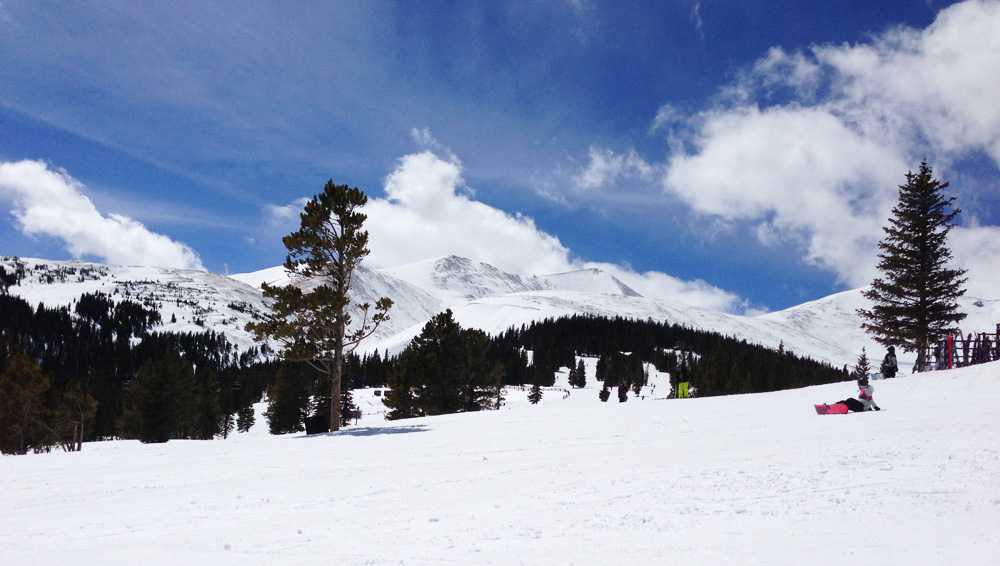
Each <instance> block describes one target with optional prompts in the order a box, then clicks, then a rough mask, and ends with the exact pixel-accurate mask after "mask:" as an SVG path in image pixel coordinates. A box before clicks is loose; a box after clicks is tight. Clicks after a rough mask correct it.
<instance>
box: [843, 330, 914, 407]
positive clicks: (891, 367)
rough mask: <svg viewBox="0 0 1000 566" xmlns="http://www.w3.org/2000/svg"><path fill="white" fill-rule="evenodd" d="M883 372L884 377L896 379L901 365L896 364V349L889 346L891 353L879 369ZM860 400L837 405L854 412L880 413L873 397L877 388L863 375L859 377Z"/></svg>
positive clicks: (844, 401) (849, 400)
mask: <svg viewBox="0 0 1000 566" xmlns="http://www.w3.org/2000/svg"><path fill="white" fill-rule="evenodd" d="M879 369H880V370H881V371H882V377H883V378H885V379H888V378H890V377H896V372H897V371H899V364H897V363H896V349H895V348H894V347H892V346H889V352H888V353H887V354H886V355H885V358H883V359H882V366H881V367H880V368H879ZM858 390H859V391H858V398H857V399H853V398H851V399H844V400H843V401H837V402H836V403H834V404H835V405H845V406H847V410H849V411H852V412H861V411H880V410H881V409H879V406H878V405H876V404H875V399H873V398H872V395H873V394H874V393H875V388H874V387H872V386H871V384H870V383H868V376H867V375H862V376H860V377H858Z"/></svg>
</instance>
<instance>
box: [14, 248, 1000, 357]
mask: <svg viewBox="0 0 1000 566" xmlns="http://www.w3.org/2000/svg"><path fill="white" fill-rule="evenodd" d="M0 266H2V267H4V268H5V269H6V270H7V271H8V272H14V271H16V270H17V269H18V268H19V266H20V268H21V269H22V270H25V271H26V273H25V275H24V276H22V277H21V281H20V282H19V283H18V284H16V285H12V286H11V287H10V289H9V292H10V293H11V294H12V295H18V296H21V297H22V298H24V299H25V300H28V301H29V302H31V303H34V304H38V303H45V304H47V305H49V306H52V305H65V306H69V307H71V306H72V304H73V302H74V300H75V299H76V298H78V297H79V296H80V295H81V294H83V293H89V292H105V293H107V294H109V295H111V296H112V297H113V298H115V299H121V298H130V299H133V300H136V301H139V302H144V303H146V304H150V305H155V306H157V308H158V309H159V310H160V312H161V315H162V316H163V320H164V321H171V322H165V323H164V324H163V325H162V326H161V327H158V328H157V330H163V331H174V332H200V331H204V330H214V331H216V332H220V333H223V334H225V335H226V336H227V337H228V338H229V340H230V342H232V343H234V345H236V346H237V347H238V348H240V349H247V348H250V347H252V346H255V345H256V343H255V341H254V340H253V337H252V336H251V335H250V334H249V333H248V332H246V331H245V330H244V326H245V325H246V323H247V322H251V321H254V320H260V319H261V318H262V317H263V316H264V313H266V312H267V308H268V307H267V301H266V300H265V299H264V298H263V296H262V293H261V290H260V284H261V283H263V282H268V283H269V284H272V285H280V284H287V283H289V282H291V281H292V278H290V277H289V276H288V274H287V273H286V272H285V271H284V269H283V268H282V267H272V268H268V269H264V270H259V271H256V272H251V273H244V274H237V275H232V276H225V275H220V274H217V273H213V272H209V271H192V270H177V269H167V268H151V267H129V266H110V265H104V264H97V263H91V262H85V261H79V260H70V261H50V260H41V259H34V258H13V257H0ZM354 277H355V278H354V284H353V287H352V290H351V297H352V299H353V300H354V301H355V302H362V303H365V302H367V303H374V302H375V301H376V300H377V299H378V298H380V297H383V296H387V297H389V298H390V299H392V300H393V301H394V306H393V308H392V309H391V310H390V311H389V314H390V319H389V321H388V322H387V323H385V324H384V325H383V326H382V327H380V328H379V330H378V332H376V333H375V334H374V335H373V336H372V337H371V338H369V339H368V340H366V341H365V342H364V343H363V344H362V348H361V351H363V352H371V351H374V350H379V351H380V352H383V353H385V352H389V353H398V352H399V351H401V350H402V348H404V347H405V346H406V344H408V343H409V341H410V339H412V338H413V337H414V336H416V335H417V334H418V333H419V332H420V330H421V328H422V327H423V325H424V324H425V323H426V321H427V320H429V319H430V318H431V317H433V316H434V315H435V314H438V313H439V312H442V311H444V310H445V309H451V310H452V311H453V312H454V314H455V318H456V320H457V321H458V322H459V323H460V324H462V326H464V327H469V328H479V329H482V330H484V331H486V332H488V333H491V334H498V333H500V332H503V331H505V330H507V329H508V328H511V327H519V326H520V325H522V324H530V323H531V322H532V321H538V320H544V319H546V318H558V317H561V316H571V315H574V314H578V315H594V316H607V317H615V316H622V317H626V318H635V319H653V320H657V321H666V322H668V323H670V324H678V325H682V326H688V327H691V328H697V329H701V330H707V331H714V332H719V333H722V334H725V335H730V336H734V337H737V338H740V339H744V340H747V341H749V342H753V343H757V344H760V345H763V346H765V347H770V348H774V349H777V348H778V347H779V345H782V346H783V347H784V348H785V349H786V350H789V351H793V352H795V353H796V354H798V355H802V356H808V357H811V358H813V359H816V360H819V361H825V362H828V363H831V364H833V365H836V366H840V365H850V364H853V363H854V361H856V359H857V356H858V354H859V353H860V352H861V349H862V348H868V351H869V356H870V357H877V355H878V354H877V352H878V350H877V348H880V347H879V346H878V345H877V344H875V343H874V342H873V340H872V339H871V338H870V337H869V336H867V335H866V334H864V333H863V332H862V331H861V329H860V319H859V318H858V317H857V315H856V313H855V311H856V310H857V309H858V308H862V307H864V306H866V305H867V302H866V301H865V300H864V298H863V297H862V296H861V290H860V289H855V290H850V291H844V292H841V293H835V294H833V295H830V296H828V297H824V298H821V299H817V300H815V301H809V302H807V303H803V304H802V305H797V306H795V307H792V308H789V309H785V310H783V311H776V312H772V313H768V314H765V315H761V316H756V317H752V316H741V315H734V314H729V313H723V312H717V311H711V310H708V309H704V308H701V307H697V306H692V305H687V304H682V303H677V302H670V301H666V300H663V299H653V298H648V297H643V296H642V295H640V294H639V293H637V292H635V291H634V290H632V289H631V288H629V287H628V286H627V285H625V284H624V283H622V282H621V281H619V280H617V279H615V278H614V277H613V276H611V275H609V274H607V273H606V272H603V271H600V270H597V269H583V270H579V271H572V272H567V273H561V274H551V275H532V276H523V275H517V274H511V273H507V272H504V271H502V270H500V269H498V268H496V267H494V266H491V265H489V264H486V263H482V262H474V261H472V260H469V259H466V258H461V257H458V256H454V255H450V256H443V257H439V258H433V259H429V260H423V261H419V262H414V263H411V264H408V265H404V266H400V267H396V268H389V269H369V268H367V267H364V266H360V267H359V268H358V269H357V271H356V272H355V276H354ZM962 306H963V307H964V308H966V311H967V312H970V314H972V315H974V316H970V319H969V323H970V325H969V327H970V328H977V329H983V330H985V329H987V328H989V326H990V325H992V324H995V321H996V320H1000V301H985V302H984V301H982V300H976V301H973V300H971V299H969V300H966V301H964V302H963V305H962ZM354 314H357V311H356V310H355V313H354ZM355 318H357V317H355ZM984 325H986V326H984ZM901 362H902V363H903V364H904V365H906V364H908V363H912V360H911V359H910V358H909V357H908V356H906V355H903V356H901Z"/></svg>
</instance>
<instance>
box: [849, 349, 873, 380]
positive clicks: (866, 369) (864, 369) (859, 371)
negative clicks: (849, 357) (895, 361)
mask: <svg viewBox="0 0 1000 566" xmlns="http://www.w3.org/2000/svg"><path fill="white" fill-rule="evenodd" d="M871 371H872V364H871V362H870V361H868V353H867V352H865V349H864V348H861V355H860V356H858V361H857V363H855V364H854V372H853V373H851V378H853V379H861V378H862V377H864V378H867V377H868V374H870V373H871Z"/></svg>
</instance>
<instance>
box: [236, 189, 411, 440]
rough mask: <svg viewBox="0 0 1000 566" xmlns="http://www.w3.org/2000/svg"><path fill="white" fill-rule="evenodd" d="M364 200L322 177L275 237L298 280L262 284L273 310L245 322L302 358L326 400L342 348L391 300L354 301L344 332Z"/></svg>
mask: <svg viewBox="0 0 1000 566" xmlns="http://www.w3.org/2000/svg"><path fill="white" fill-rule="evenodd" d="M367 202H368V197H367V196H365V194H364V193H363V192H361V191H360V190H359V189H357V188H353V189H352V188H349V187H348V186H347V185H334V184H333V181H332V180H331V181H328V182H327V183H326V186H325V187H324V188H323V192H322V193H320V194H318V195H316V196H315V197H314V198H313V199H312V200H311V201H309V202H308V203H307V204H306V206H305V211H304V212H303V213H302V214H301V221H302V223H301V227H300V229H299V230H298V231H297V232H293V233H292V234H289V235H288V236H285V237H284V238H283V239H282V242H283V243H284V244H285V247H286V248H287V249H288V252H289V253H288V256H287V257H286V259H285V265H284V267H285V270H286V271H287V272H288V273H289V274H290V275H292V277H293V278H300V279H301V280H300V283H301V284H293V285H288V286H286V287H272V286H270V285H267V284H266V283H265V284H264V285H262V286H261V288H262V289H263V290H264V296H265V297H267V298H270V299H274V301H275V302H274V306H273V307H272V311H273V312H272V317H271V318H270V319H269V320H267V321H264V322H258V323H249V324H248V325H247V330H249V331H251V332H253V333H254V334H255V336H256V337H257V339H258V340H262V339H265V338H273V339H274V340H277V341H278V342H279V343H280V344H281V349H280V350H279V352H278V354H279V355H280V356H281V357H282V358H283V359H286V360H297V361H305V362H308V363H309V364H310V365H311V366H312V367H313V368H315V369H316V370H317V371H319V372H320V373H322V374H324V375H326V376H328V378H329V382H330V389H329V391H330V398H332V399H340V390H341V381H342V372H343V365H344V357H345V355H346V354H347V353H349V352H351V351H353V350H354V349H355V348H356V347H357V345H358V344H359V343H360V342H361V340H362V339H364V338H365V337H367V336H369V335H371V333H372V332H374V331H375V329H376V328H377V327H378V326H379V324H381V323H382V322H384V321H385V320H388V314H387V311H388V310H389V308H390V307H391V306H392V301H391V300H389V299H388V298H385V297H383V298H381V299H379V300H378V301H377V302H376V303H375V306H374V311H373V310H372V306H371V305H370V304H367V303H366V304H363V305H358V307H359V309H360V311H361V315H362V320H361V322H360V324H359V325H358V326H356V330H354V331H352V332H351V333H350V334H348V330H347V329H348V327H349V326H350V324H351V315H350V314H349V313H348V312H347V311H348V306H349V304H350V300H349V299H348V297H347V293H348V291H349V290H350V288H351V282H352V279H353V275H354V271H355V269H356V268H357V267H358V265H359V264H360V263H361V260H363V259H364V258H365V257H366V256H367V255H368V253H369V250H368V232H366V231H364V230H362V229H361V228H362V225H363V224H364V221H365V219H366V218H367V216H366V215H364V214H362V213H361V211H360V209H361V208H362V207H364V205H365V203H367ZM304 289H308V292H307V291H305V290H304ZM369 315H371V316H370V318H369ZM340 413H341V405H340V403H330V419H329V422H330V430H334V431H335V430H339V429H340V423H341V416H340Z"/></svg>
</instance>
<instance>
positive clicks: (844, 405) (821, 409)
mask: <svg viewBox="0 0 1000 566" xmlns="http://www.w3.org/2000/svg"><path fill="white" fill-rule="evenodd" d="M858 389H859V392H858V398H857V399H844V400H843V401H837V402H836V403H833V404H832V405H816V412H817V413H819V414H821V415H823V414H828V413H829V414H838V413H846V412H848V411H850V412H855V413H860V412H863V411H872V410H874V411H881V410H882V409H880V408H879V406H878V405H876V404H875V399H873V398H872V394H874V393H875V388H874V387H872V386H871V385H869V383H868V378H867V377H860V378H858Z"/></svg>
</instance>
